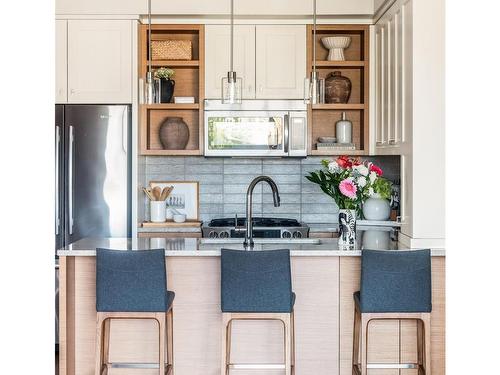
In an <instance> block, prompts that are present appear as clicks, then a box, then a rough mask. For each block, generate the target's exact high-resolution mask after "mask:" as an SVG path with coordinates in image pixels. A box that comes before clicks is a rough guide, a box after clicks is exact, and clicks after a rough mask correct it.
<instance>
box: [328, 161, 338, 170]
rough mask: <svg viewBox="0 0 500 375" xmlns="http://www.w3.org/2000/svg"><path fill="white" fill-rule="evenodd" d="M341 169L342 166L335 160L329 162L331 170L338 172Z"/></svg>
mask: <svg viewBox="0 0 500 375" xmlns="http://www.w3.org/2000/svg"><path fill="white" fill-rule="evenodd" d="M339 169H340V167H339V165H338V164H337V162H336V161H335V160H334V161H331V162H330V163H328V170H329V171H330V172H332V173H335V172H338V171H339Z"/></svg>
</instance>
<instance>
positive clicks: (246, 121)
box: [205, 100, 307, 157]
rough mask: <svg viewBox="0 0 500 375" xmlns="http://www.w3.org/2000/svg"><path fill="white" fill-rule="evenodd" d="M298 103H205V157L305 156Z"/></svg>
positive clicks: (302, 118) (304, 130) (303, 126)
mask: <svg viewBox="0 0 500 375" xmlns="http://www.w3.org/2000/svg"><path fill="white" fill-rule="evenodd" d="M306 144H307V107H306V104H304V102H303V101H302V100H246V101H243V102H242V103H241V104H222V103H221V101H220V100H205V156H264V157H265V156H281V157H285V156H295V157H305V156H306V155H307V147H306Z"/></svg>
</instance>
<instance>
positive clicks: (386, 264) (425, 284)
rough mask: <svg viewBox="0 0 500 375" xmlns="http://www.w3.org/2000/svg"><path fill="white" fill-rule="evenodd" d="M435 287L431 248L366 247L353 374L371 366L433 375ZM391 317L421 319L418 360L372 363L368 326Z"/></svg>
mask: <svg viewBox="0 0 500 375" xmlns="http://www.w3.org/2000/svg"><path fill="white" fill-rule="evenodd" d="M431 290H432V285H431V256H430V250H428V249H427V250H413V251H376V250H363V252H362V256H361V290H360V291H359V292H356V293H354V305H355V312H354V332H353V354H352V373H353V375H367V371H368V369H371V368H373V369H418V374H419V375H423V374H425V375H430V374H431V337H430V329H431V311H432V302H431V293H432V292H431ZM388 319H394V320H416V321H417V353H418V355H417V356H418V361H417V363H368V360H367V356H368V326H369V324H370V322H371V321H372V320H388ZM360 352H361V353H360ZM360 354H361V361H359V356H360Z"/></svg>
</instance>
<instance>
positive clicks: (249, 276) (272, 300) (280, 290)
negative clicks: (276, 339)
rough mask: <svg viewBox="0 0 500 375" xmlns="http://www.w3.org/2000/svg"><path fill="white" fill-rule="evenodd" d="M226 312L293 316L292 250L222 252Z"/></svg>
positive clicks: (223, 295) (223, 298)
mask: <svg viewBox="0 0 500 375" xmlns="http://www.w3.org/2000/svg"><path fill="white" fill-rule="evenodd" d="M221 309H222V311H223V312H256V313H259V312H290V311H291V309H292V276H291V270H290V250H266V251H242V250H227V249H222V252H221Z"/></svg>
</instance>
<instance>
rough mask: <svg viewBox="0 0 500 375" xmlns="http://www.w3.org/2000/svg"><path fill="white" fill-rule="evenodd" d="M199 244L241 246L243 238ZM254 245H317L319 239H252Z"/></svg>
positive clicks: (208, 241) (216, 239)
mask: <svg viewBox="0 0 500 375" xmlns="http://www.w3.org/2000/svg"><path fill="white" fill-rule="evenodd" d="M199 241H200V244H243V241H244V239H243V238H200V240H199ZM253 242H254V243H255V244H261V245H267V244H283V245H286V244H309V245H319V244H320V243H321V240H320V239H319V238H254V239H253Z"/></svg>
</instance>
